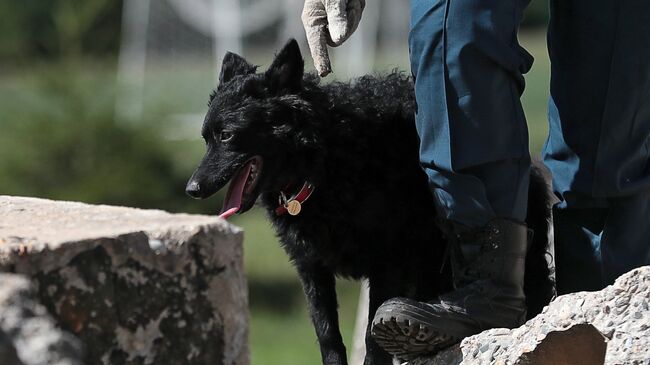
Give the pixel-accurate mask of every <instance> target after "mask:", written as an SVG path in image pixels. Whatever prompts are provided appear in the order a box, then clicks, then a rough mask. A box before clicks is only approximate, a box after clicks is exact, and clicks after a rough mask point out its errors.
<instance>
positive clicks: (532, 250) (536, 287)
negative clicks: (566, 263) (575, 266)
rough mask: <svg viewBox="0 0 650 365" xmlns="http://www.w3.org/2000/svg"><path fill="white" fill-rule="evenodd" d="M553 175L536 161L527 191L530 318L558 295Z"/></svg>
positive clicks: (527, 293) (527, 267) (528, 301)
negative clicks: (530, 231)
mask: <svg viewBox="0 0 650 365" xmlns="http://www.w3.org/2000/svg"><path fill="white" fill-rule="evenodd" d="M550 176H551V174H550V172H549V171H548V169H546V167H545V166H544V165H543V164H542V163H541V162H539V161H535V162H533V168H532V171H531V175H530V186H529V189H528V217H527V218H526V222H527V224H528V227H530V228H532V229H533V231H534V234H533V241H532V243H531V245H530V247H529V250H528V254H527V256H526V274H525V279H524V291H525V293H526V304H527V306H528V318H532V317H534V316H536V315H537V314H539V313H540V312H541V311H542V309H543V308H544V306H545V305H547V304H548V303H549V302H550V301H551V300H552V299H553V298H554V297H555V295H556V291H555V264H554V258H553V255H554V250H553V214H552V208H553V202H554V197H553V192H552V189H551V182H550V180H551V179H550Z"/></svg>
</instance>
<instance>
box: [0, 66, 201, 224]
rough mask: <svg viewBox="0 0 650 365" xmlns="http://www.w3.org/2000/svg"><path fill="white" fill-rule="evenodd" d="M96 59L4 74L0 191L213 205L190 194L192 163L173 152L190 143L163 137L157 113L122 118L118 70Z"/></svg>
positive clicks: (176, 206)
mask: <svg viewBox="0 0 650 365" xmlns="http://www.w3.org/2000/svg"><path fill="white" fill-rule="evenodd" d="M95 67H97V68H96V69H85V71H79V70H80V69H84V65H80V64H67V65H60V66H47V67H41V68H40V69H32V70H31V72H29V73H20V74H18V75H17V76H14V77H5V78H3V83H2V86H0V99H1V100H2V101H0V110H2V111H3V116H2V122H1V123H2V124H1V130H2V133H0V156H2V158H0V193H2V194H10V195H29V196H38V197H47V198H53V199H68V200H79V201H84V202H89V203H104V204H116V205H128V206H137V207H143V208H160V209H166V210H171V211H194V212H196V211H201V210H203V211H207V209H205V208H207V207H206V206H205V205H201V204H197V203H195V202H194V201H192V200H191V199H189V198H188V197H187V196H185V194H184V187H185V182H186V180H187V179H188V177H189V174H190V173H191V170H190V168H191V167H189V166H180V165H179V164H177V163H175V158H174V154H176V153H179V152H178V151H177V150H178V149H181V150H182V152H180V153H186V150H184V149H183V148H182V147H181V146H177V145H176V144H174V143H173V142H168V141H167V140H166V139H165V138H164V136H163V132H164V128H163V127H164V126H163V125H161V123H158V121H157V116H156V115H155V114H151V115H149V116H148V117H147V118H146V119H145V120H141V121H138V122H137V123H126V122H121V123H120V122H118V121H116V120H115V115H114V112H113V110H114V107H115V98H114V87H113V78H112V75H113V73H112V72H106V67H105V66H104V67H102V66H95ZM193 142H194V143H195V144H199V145H200V142H198V141H193ZM198 158H200V154H199V153H197V156H196V159H198ZM213 210H214V209H213Z"/></svg>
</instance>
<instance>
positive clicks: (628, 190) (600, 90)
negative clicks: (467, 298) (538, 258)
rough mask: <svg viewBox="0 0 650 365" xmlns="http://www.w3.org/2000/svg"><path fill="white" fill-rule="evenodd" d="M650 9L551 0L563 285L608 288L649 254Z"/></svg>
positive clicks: (550, 152)
mask: <svg viewBox="0 0 650 365" xmlns="http://www.w3.org/2000/svg"><path fill="white" fill-rule="evenodd" d="M648 13H650V3H649V2H643V1H609V0H572V1H561V0H553V1H551V22H550V24H549V34H548V43H549V55H550V59H551V98H550V101H549V125H550V130H549V138H548V140H547V143H546V145H545V147H544V151H543V156H544V162H545V164H546V165H547V166H548V167H549V169H550V170H551V172H552V173H553V188H554V191H555V193H556V194H557V195H558V197H559V198H560V199H561V200H562V203H561V204H559V206H558V207H557V208H556V211H555V217H554V225H555V242H556V248H555V255H556V265H557V266H556V269H557V287H558V292H559V293H560V294H562V293H567V292H573V291H579V290H597V289H600V288H602V287H603V286H604V285H606V284H607V283H611V281H612V280H613V279H614V276H616V275H618V274H620V273H622V271H624V270H627V269H629V268H631V267H633V266H634V265H637V264H639V262H642V261H641V260H643V259H642V258H643V254H644V252H645V253H646V254H647V251H643V250H642V249H640V247H643V246H642V245H641V246H639V245H640V244H639V242H645V245H646V246H647V245H648V244H649V243H650V239H649V238H648V236H647V229H648V228H647V227H649V226H650V215H649V214H648V212H647V209H645V211H644V208H643V207H642V204H644V203H643V199H640V200H639V196H643V194H648V192H650V165H648V160H649V159H650V138H648V136H649V135H650V104H648V103H647V100H648V95H650V49H649V48H648V47H647V44H648V42H650V22H648V21H647V14H648ZM639 194H641V195H639ZM614 196H618V197H622V198H615V199H612V198H607V197H614ZM626 196H627V197H628V198H624V197H626ZM633 203H634V204H640V205H636V206H632V205H633ZM618 217H620V218H618ZM631 222H634V223H631ZM639 235H640V236H639ZM643 235H645V236H643ZM628 236H629V238H628ZM644 239H645V241H644ZM617 240H618V242H617ZM646 262H647V259H646Z"/></svg>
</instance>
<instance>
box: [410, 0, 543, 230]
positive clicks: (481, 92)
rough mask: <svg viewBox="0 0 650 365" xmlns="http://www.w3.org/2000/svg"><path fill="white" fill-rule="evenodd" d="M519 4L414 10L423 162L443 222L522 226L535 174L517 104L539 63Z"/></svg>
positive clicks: (433, 5) (515, 0)
mask: <svg viewBox="0 0 650 365" xmlns="http://www.w3.org/2000/svg"><path fill="white" fill-rule="evenodd" d="M527 2H528V1H527V0H526V1H522V0H509V1H498V2H485V1H480V0H457V1H449V0H437V1H429V0H413V1H412V13H411V32H410V35H409V47H410V56H411V70H412V72H413V75H414V77H415V93H416V100H417V117H416V123H417V129H418V134H419V136H420V141H421V142H420V160H421V163H422V166H423V167H424V169H425V171H426V172H427V174H428V176H429V180H430V184H431V187H432V190H433V192H434V195H435V198H436V201H437V203H438V204H437V207H438V208H439V209H438V210H439V213H440V215H441V216H442V217H444V218H447V219H449V220H452V221H455V222H459V223H461V224H463V225H465V226H467V227H472V228H473V227H480V226H483V225H485V224H486V223H487V222H489V221H490V220H491V219H494V218H496V217H502V218H508V219H511V220H513V221H518V222H523V221H524V219H525V217H526V204H527V193H528V183H529V173H530V157H529V153H528V131H527V127H526V121H525V118H524V114H523V110H522V108H521V103H520V100H519V97H520V95H521V93H522V91H523V86H524V80H523V76H522V74H523V73H525V72H527V71H528V70H529V68H530V66H531V64H532V57H531V56H530V55H529V54H528V53H526V52H525V51H524V50H523V49H522V48H521V47H520V46H519V44H518V43H517V28H518V25H519V21H520V19H521V12H522V11H523V8H524V7H525V5H526V4H527Z"/></svg>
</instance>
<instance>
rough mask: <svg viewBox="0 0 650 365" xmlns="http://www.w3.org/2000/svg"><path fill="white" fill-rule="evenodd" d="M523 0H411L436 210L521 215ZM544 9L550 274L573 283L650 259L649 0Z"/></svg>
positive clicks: (468, 221) (572, 286) (463, 217)
mask: <svg viewBox="0 0 650 365" xmlns="http://www.w3.org/2000/svg"><path fill="white" fill-rule="evenodd" d="M528 2H529V0H499V1H492V0H412V1H411V31H410V34H409V48H410V59H411V70H412V73H413V76H414V78H415V94H416V101H417V116H416V124H417V129H418V134H419V135H420V140H421V142H420V160H421V164H422V166H423V168H424V170H425V171H426V172H427V175H428V176H429V181H430V185H431V189H432V191H433V193H434V196H435V198H436V203H437V207H438V210H439V213H440V214H441V215H442V216H443V217H446V218H448V219H450V220H454V221H457V222H459V223H462V224H464V225H466V226H469V227H476V226H481V225H483V224H485V223H487V222H488V221H489V220H491V219H493V218H495V217H502V218H509V219H512V220H515V221H523V220H524V219H525V216H526V210H527V189H528V183H529V178H528V175H529V172H530V157H529V152H528V131H527V127H526V121H525V117H524V113H523V111H522V107H521V103H520V100H519V98H520V95H521V93H522V92H523V88H524V78H523V74H525V73H526V72H527V71H528V70H529V69H530V67H531V65H532V57H531V56H530V55H529V54H528V53H527V52H526V51H525V50H523V49H522V48H521V47H520V46H519V44H518V41H517V32H518V26H519V23H520V21H521V18H522V13H523V10H524V8H525V7H526V6H527V5H528ZM551 17H552V19H551V23H550V25H549V40H548V41H549V53H550V58H551V65H552V67H551V68H552V76H551V99H550V102H549V123H550V133H549V138H548V140H547V143H546V145H545V148H544V153H543V158H544V162H545V163H546V165H547V166H548V167H549V168H550V169H551V172H552V173H553V176H554V179H553V186H554V191H555V193H556V195H557V196H558V198H559V199H560V200H561V203H560V204H559V205H558V206H557V207H556V210H555V214H556V219H555V225H556V232H555V238H556V264H557V281H558V285H559V287H560V290H562V288H563V285H565V284H566V288H567V289H566V290H569V291H572V290H579V289H583V288H596V287H601V286H602V285H605V284H608V283H610V282H611V281H612V279H613V278H614V277H615V276H616V275H618V274H620V273H622V272H624V271H627V270H628V269H631V268H633V267H636V266H639V265H642V264H648V263H650V235H649V233H648V231H647V229H648V227H650V214H648V205H647V199H648V194H650V163H649V162H648V161H650V47H648V44H650V2H648V1H647V0H619V1H611V0H551ZM643 202H646V203H643ZM613 215H616V217H620V218H614V217H613ZM632 230H633V232H632ZM622 240H624V242H621V241H622ZM614 241H616V243H615V242H614ZM582 267H585V268H589V269H584V270H583V269H582ZM594 272H598V273H599V274H598V275H595V274H593V276H592V273H594ZM587 274H588V275H589V276H590V277H593V283H589V280H585V278H584V277H585V275H587Z"/></svg>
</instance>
